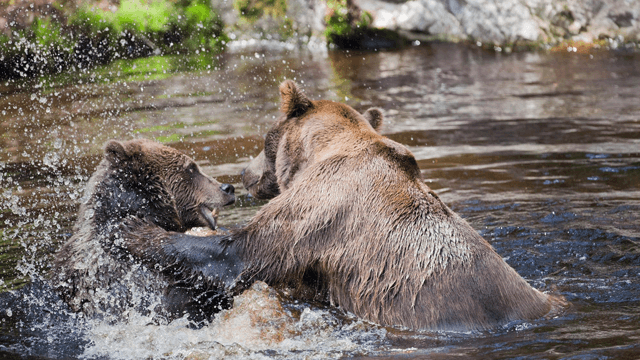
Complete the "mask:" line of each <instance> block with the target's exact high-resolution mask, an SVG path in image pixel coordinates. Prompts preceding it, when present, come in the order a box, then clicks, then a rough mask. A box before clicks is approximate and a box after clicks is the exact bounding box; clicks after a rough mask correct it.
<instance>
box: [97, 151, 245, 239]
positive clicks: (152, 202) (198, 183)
mask: <svg viewBox="0 0 640 360" xmlns="http://www.w3.org/2000/svg"><path fill="white" fill-rule="evenodd" d="M105 161H106V163H107V166H108V170H107V173H108V174H109V175H108V176H107V177H106V178H105V179H104V180H103V181H102V183H100V184H98V185H97V186H98V187H102V189H98V191H96V197H97V199H96V201H95V203H96V206H95V211H96V217H97V220H98V221H102V222H104V223H109V222H117V221H120V219H122V218H124V217H126V216H130V215H134V216H137V217H140V218H143V219H147V220H149V221H151V222H153V223H155V224H156V225H158V226H160V227H162V228H164V229H165V230H170V231H185V230H187V229H189V228H191V227H197V226H209V227H211V228H212V229H215V227H216V217H215V214H216V213H217V211H218V210H219V209H220V208H222V207H223V206H225V205H229V204H232V203H233V202H234V201H235V195H234V191H235V190H234V188H233V186H232V185H229V184H221V183H219V182H218V181H216V180H214V179H212V178H211V177H209V176H207V175H205V174H203V173H202V171H201V170H200V167H199V166H198V165H197V164H196V163H195V161H194V160H193V159H191V158H190V157H189V156H187V155H185V154H183V153H181V152H180V151H178V150H176V149H173V148H170V147H168V146H164V145H161V144H159V143H156V142H153V141H150V140H144V139H138V140H130V141H122V142H121V141H115V140H111V141H109V142H108V144H107V145H106V148H105Z"/></svg>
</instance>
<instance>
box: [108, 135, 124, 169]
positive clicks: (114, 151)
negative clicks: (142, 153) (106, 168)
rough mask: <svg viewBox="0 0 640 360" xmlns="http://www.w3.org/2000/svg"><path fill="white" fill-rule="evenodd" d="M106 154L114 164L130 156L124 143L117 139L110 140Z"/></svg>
mask: <svg viewBox="0 0 640 360" xmlns="http://www.w3.org/2000/svg"><path fill="white" fill-rule="evenodd" d="M104 155H105V157H106V158H107V160H109V162H110V163H112V164H116V163H119V162H121V161H125V160H127V158H128V157H129V155H127V151H126V150H125V149H124V145H123V144H122V143H121V142H120V141H116V140H109V142H108V143H107V146H105V148H104Z"/></svg>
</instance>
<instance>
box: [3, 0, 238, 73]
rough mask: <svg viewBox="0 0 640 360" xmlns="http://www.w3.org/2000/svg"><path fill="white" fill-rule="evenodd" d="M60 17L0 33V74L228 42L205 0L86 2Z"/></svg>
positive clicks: (214, 48) (212, 49)
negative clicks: (111, 7) (113, 7)
mask: <svg viewBox="0 0 640 360" xmlns="http://www.w3.org/2000/svg"><path fill="white" fill-rule="evenodd" d="M58 20H59V19H58ZM58 20H52V19H49V18H41V19H36V20H35V21H34V22H33V23H32V26H31V27H30V28H29V29H26V30H23V31H16V32H13V33H12V35H11V36H4V35H3V36H0V77H3V78H4V77H29V76H33V75H36V76H37V75H41V74H46V73H51V72H54V73H55V72H60V71H62V70H64V69H66V68H70V67H76V68H77V67H80V68H87V67H92V66H95V65H99V64H104V63H107V62H110V61H113V60H117V59H120V58H137V57H142V56H149V55H152V54H153V55H158V54H181V55H184V53H196V54H199V53H202V52H207V53H209V54H211V53H217V52H220V51H222V50H223V49H224V46H225V45H226V43H227V42H228V38H227V37H226V35H225V34H224V32H223V24H222V21H221V20H220V18H219V16H218V14H217V13H216V12H215V11H214V9H212V8H211V5H210V3H209V1H208V0H178V1H175V0H121V1H120V6H119V7H118V9H117V11H115V12H111V11H104V10H101V9H99V8H95V7H89V6H86V5H85V6H81V7H80V8H78V9H77V10H75V11H74V12H73V13H72V14H69V16H68V17H67V23H66V24H62V25H59V21H58ZM25 49H26V50H25ZM32 54H37V55H38V56H41V57H42V58H37V57H36V56H35V55H32Z"/></svg>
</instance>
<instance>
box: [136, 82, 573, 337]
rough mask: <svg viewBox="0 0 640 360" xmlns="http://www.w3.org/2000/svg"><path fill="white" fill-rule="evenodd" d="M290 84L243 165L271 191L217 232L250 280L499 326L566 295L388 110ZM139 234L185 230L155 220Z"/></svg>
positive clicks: (368, 313) (334, 299)
mask: <svg viewBox="0 0 640 360" xmlns="http://www.w3.org/2000/svg"><path fill="white" fill-rule="evenodd" d="M280 94H281V110H282V113H283V115H282V116H281V117H280V118H279V119H278V120H277V122H276V123H275V125H274V126H273V128H272V129H271V130H269V132H268V133H267V135H266V137H265V145H264V151H263V152H262V153H261V154H260V155H259V156H257V157H256V158H255V159H254V160H253V161H252V163H251V164H250V165H249V167H247V168H246V169H245V170H244V171H243V183H244V186H245V187H246V188H247V190H248V191H249V192H250V193H251V194H253V195H254V196H256V197H258V198H262V199H271V201H270V202H269V203H268V204H266V205H264V206H263V207H262V208H261V209H260V210H259V211H258V213H257V214H256V215H255V216H254V217H253V218H252V219H251V220H250V221H249V223H248V224H247V225H246V226H244V227H243V228H242V229H238V230H236V231H234V232H233V233H232V234H231V235H230V236H229V237H227V238H225V239H224V244H223V243H222V242H221V239H219V238H215V237H211V238H210V239H209V241H208V242H207V243H209V244H211V246H213V247H214V248H219V247H220V246H224V247H226V248H227V249H235V252H236V254H237V255H238V256H239V259H237V261H240V262H244V264H245V267H246V268H245V270H244V271H243V274H242V279H243V280H244V281H245V283H247V284H248V283H250V281H251V280H263V281H266V282H267V283H268V284H270V285H272V286H277V287H285V288H288V289H289V290H290V291H291V294H292V295H293V296H297V297H302V298H306V299H315V300H322V301H326V302H328V303H330V304H332V305H336V306H339V307H341V308H342V309H344V310H346V311H350V312H352V313H354V314H356V315H357V316H359V317H361V318H364V319H367V320H370V321H373V322H376V323H379V324H382V325H392V326H403V327H407V328H410V329H415V330H417V329H423V330H465V331H466V330H482V329H491V328H495V327H497V326H500V325H503V324H506V323H508V322H510V321H513V320H529V319H535V318H538V317H541V316H543V315H545V314H547V313H549V311H550V310H551V309H552V308H553V307H554V305H556V304H561V303H562V301H563V300H562V299H561V298H559V297H555V296H550V295H546V294H543V293H541V292H539V291H537V290H536V289H533V288H532V287H531V286H530V285H529V284H528V283H527V282H526V281H525V280H524V279H523V278H522V277H520V276H519V275H518V274H517V273H516V272H515V270H513V269H512V268H511V267H510V266H509V265H508V264H507V263H506V262H504V260H503V259H502V258H501V257H500V255H498V254H497V253H496V252H495V251H494V250H493V248H492V247H491V245H489V243H488V242H487V241H485V240H484V239H483V238H482V237H481V236H480V235H479V234H478V233H477V232H476V231H475V230H474V229H473V228H472V227H471V226H470V225H469V224H468V223H467V222H466V221H465V220H463V219H462V218H461V217H460V216H458V215H457V214H455V213H454V212H453V211H451V210H450V209H449V208H448V207H447V206H446V205H445V204H444V203H443V202H442V201H441V200H440V199H439V197H438V196H437V194H436V193H434V192H433V191H432V190H431V189H429V187H428V186H427V185H425V183H424V180H423V179H422V176H421V172H420V169H419V168H418V165H417V163H416V160H415V158H414V156H413V154H412V153H411V152H410V151H409V150H408V149H407V148H406V147H404V146H403V145H401V144H399V143H397V142H394V141H392V140H390V139H388V138H386V137H384V136H382V135H380V134H379V133H378V132H377V129H379V127H380V125H381V123H382V114H381V112H380V111H379V110H377V109H370V110H367V111H366V112H365V113H364V114H360V113H358V112H357V111H355V110H354V109H353V108H351V107H349V106H347V105H345V104H341V103H336V102H332V101H326V100H319V101H312V100H310V99H309V98H307V97H306V96H305V94H303V93H302V92H301V91H300V90H299V89H298V87H297V86H296V84H295V83H293V82H292V81H285V82H283V83H282V84H281V85H280ZM139 225H141V223H140V222H139V223H138V226H139ZM131 228H132V229H134V228H136V226H133V225H132V226H131ZM135 234H141V235H139V236H143V237H146V238H154V237H156V238H160V239H162V241H163V242H176V241H178V240H179V239H178V238H179V237H177V236H176V234H174V233H171V232H167V231H164V230H162V229H159V228H158V227H153V226H147V227H146V228H144V229H143V228H140V227H138V228H136V230H135V231H134V235H133V236H135ZM132 251H133V252H135V249H133V250H132ZM158 251H161V250H158ZM230 261H231V260H230Z"/></svg>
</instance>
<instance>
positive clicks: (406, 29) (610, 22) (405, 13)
mask: <svg viewBox="0 0 640 360" xmlns="http://www.w3.org/2000/svg"><path fill="white" fill-rule="evenodd" d="M353 6H355V7H357V8H359V9H360V10H362V11H366V12H369V13H370V14H371V15H372V17H373V22H372V25H373V26H374V27H377V28H381V29H390V30H396V31H401V32H402V33H403V34H409V36H411V34H414V35H415V36H416V38H419V37H420V36H418V35H417V34H421V35H432V36H435V37H437V38H455V39H459V40H467V41H474V42H482V43H485V44H495V45H506V44H510V43H519V42H525V43H526V42H530V43H531V42H543V43H558V42H560V41H565V40H573V41H579V40H580V41H585V40H588V41H594V40H596V39H598V38H615V37H619V36H622V37H623V38H624V39H626V40H627V41H638V38H639V36H640V0H560V1H557V0H411V1H406V2H402V1H398V0H353Z"/></svg>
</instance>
